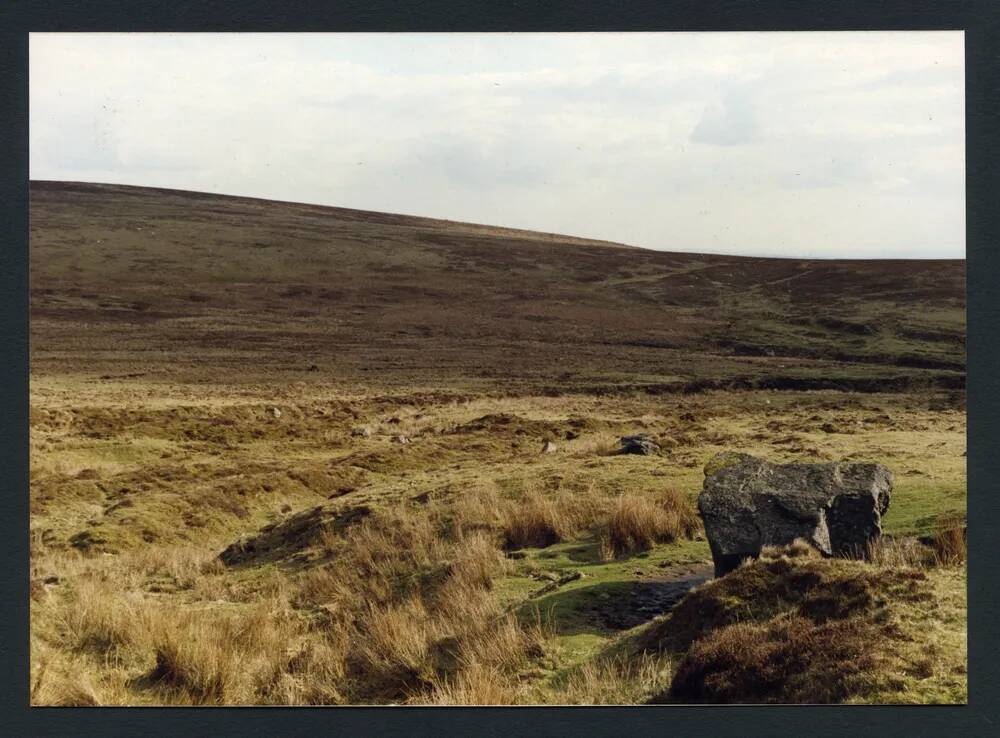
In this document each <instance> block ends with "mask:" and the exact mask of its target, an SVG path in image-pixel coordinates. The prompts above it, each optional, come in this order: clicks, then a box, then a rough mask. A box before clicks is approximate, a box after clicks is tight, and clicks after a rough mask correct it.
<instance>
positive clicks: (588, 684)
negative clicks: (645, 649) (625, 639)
mask: <svg viewBox="0 0 1000 738" xmlns="http://www.w3.org/2000/svg"><path fill="white" fill-rule="evenodd" d="M671 665H672V662H671V658H670V657H669V656H668V655H664V654H652V653H639V654H629V655H622V654H618V655H615V656H611V657H608V658H598V659H595V660H593V661H588V662H586V663H585V664H583V665H582V666H580V667H579V668H577V669H574V670H573V671H571V672H570V673H569V675H568V676H567V677H565V679H564V680H563V681H562V682H561V683H560V684H559V685H558V686H557V688H556V689H554V690H553V691H552V692H551V693H550V694H549V695H548V701H549V702H552V703H555V704H564V705H632V704H637V703H643V702H646V701H647V700H648V699H649V698H650V697H652V696H654V695H655V694H657V693H658V692H660V691H662V690H663V689H664V688H665V687H666V686H667V685H669V683H670V674H671Z"/></svg>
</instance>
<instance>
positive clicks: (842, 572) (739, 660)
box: [640, 543, 964, 703]
mask: <svg viewBox="0 0 1000 738" xmlns="http://www.w3.org/2000/svg"><path fill="white" fill-rule="evenodd" d="M886 545H889V546H893V545H896V544H893V543H888V544H886ZM917 545H918V546H919V544H917ZM911 563H915V564H916V566H914V565H909V566H906V565H903V566H900V565H899V560H898V559H896V560H895V561H894V562H893V566H880V565H878V564H872V563H865V562H861V561H849V560H844V559H822V558H820V556H819V555H818V554H817V553H816V552H815V551H814V550H813V549H811V548H810V547H809V546H808V545H807V544H804V543H797V544H795V545H793V546H790V547H788V548H785V549H771V550H768V551H766V552H765V553H764V555H762V557H761V559H760V560H758V561H756V562H753V563H750V564H746V565H744V566H742V567H741V568H739V569H737V570H736V571H734V572H732V573H731V574H729V575H727V576H725V577H723V578H721V579H719V580H717V581H715V582H712V583H711V584H708V585H706V586H704V587H702V588H700V589H698V590H696V591H695V592H693V593H692V594H691V595H689V596H688V597H687V598H686V599H685V600H684V601H683V602H681V604H680V605H678V606H677V607H676V608H675V609H674V610H673V612H671V614H670V615H669V616H668V617H667V618H666V619H664V620H663V621H661V622H659V623H657V624H656V625H654V626H653V627H651V628H650V629H649V630H647V631H646V633H644V634H643V637H642V639H641V641H640V643H641V646H642V647H644V648H647V649H656V650H663V649H666V650H672V651H675V652H679V653H683V657H682V659H681V661H680V664H679V666H678V668H677V671H676V672H675V674H674V677H673V681H672V684H671V687H670V690H669V693H665V694H664V695H662V696H661V697H660V698H659V699H660V700H661V701H663V700H666V701H672V700H679V701H698V702H814V703H830V702H843V701H845V700H850V699H853V700H865V699H866V698H867V699H870V698H872V697H873V696H875V695H877V694H879V693H880V692H882V693H885V692H894V691H897V692H898V691H901V690H902V689H904V688H905V678H906V676H907V675H908V676H911V677H913V676H915V677H917V678H925V679H926V678H928V677H930V676H932V675H934V673H935V671H936V670H937V671H941V670H944V671H949V672H950V673H948V674H946V675H945V676H947V677H949V678H950V680H951V681H952V683H953V684H959V683H960V682H961V678H962V677H963V676H964V664H962V663H960V662H958V661H956V660H955V659H954V657H953V655H952V654H950V653H948V652H947V648H948V646H949V645H953V644H942V643H932V642H929V640H928V637H927V633H925V632H921V630H920V628H921V627H923V625H922V624H921V622H922V621H924V620H926V619H928V616H929V615H930V613H931V612H932V611H933V609H934V608H936V607H937V605H936V604H935V601H936V599H937V596H938V595H937V592H936V586H939V584H940V582H941V576H940V574H938V576H937V578H936V579H935V578H934V577H933V575H932V574H931V572H930V571H929V570H928V568H927V567H928V566H935V565H937V562H936V561H935V560H934V559H933V553H932V554H931V557H930V558H927V557H921V558H920V560H919V561H916V562H912V559H911ZM918 644H919V645H918ZM953 688H954V687H953Z"/></svg>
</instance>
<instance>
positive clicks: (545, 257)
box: [31, 182, 965, 392]
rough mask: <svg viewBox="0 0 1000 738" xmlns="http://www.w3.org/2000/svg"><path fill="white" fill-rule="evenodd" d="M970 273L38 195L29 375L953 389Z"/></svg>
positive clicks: (430, 224)
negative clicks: (223, 374) (236, 372)
mask: <svg viewBox="0 0 1000 738" xmlns="http://www.w3.org/2000/svg"><path fill="white" fill-rule="evenodd" d="M964 270H965V264H964V262H963V261H818V260H812V261H810V260H793V259H762V258H741V257H730V256H714V255H701V254H686V253H667V252H658V251H651V250H645V249H639V248H633V247H627V246H622V245H619V244H611V243H607V242H602V241H588V240H586V239H580V238H573V237H568V236H557V235H553V234H542V233H534V232H530V231H518V230H512V229H503V228H495V227H490V226H479V225H471V224H466V223H455V222H449V221H441V220H431V219H423V218H416V217H410V216H400V215H390V214H385V213H373V212H365V211H357V210H346V209H342V208H329V207H319V206H314V205H300V204H292V203H282V202H271V201H266V200H255V199H250V198H237V197H225V196H219V195H209V194H200V193H192V192H182V191H172V190H162V189H152V188H139V187H126V186H115V185H97V184H80V183H63V182H33V183H32V185H31V271H32V274H31V310H32V339H33V340H32V363H33V371H35V372H39V371H41V372H46V371H57V372H62V371H69V372H82V373H97V374H110V375H121V374H127V373H130V372H142V373H145V374H148V375H149V376H150V377H151V378H156V377H161V378H164V379H166V378H170V379H172V380H185V379H198V378H203V377H205V376H207V375H212V374H214V373H216V372H218V371H220V370H223V371H225V370H227V369H232V368H235V367H238V368H239V369H240V377H241V378H242V379H243V380H245V381H258V380H260V379H262V378H263V377H265V376H267V377H272V378H273V377H274V376H276V374H275V372H279V373H287V374H288V375H289V376H290V377H295V378H297V379H301V380H309V379H311V378H314V377H320V376H322V378H323V379H324V380H325V381H335V382H344V383H356V382H362V383H365V384H375V385H380V386H393V385H399V384H407V385H409V386H420V385H428V386H429V385H431V384H433V385H437V386H440V385H441V383H442V382H447V383H451V384H454V385H455V386H462V387H469V388H487V387H492V388H496V389H501V390H505V391H517V390H520V389H532V390H536V391H537V390H542V391H549V392H562V391H575V390H586V391H605V390H614V389H629V388H644V389H647V390H651V391H664V390H668V391H669V390H675V389H687V390H692V389H699V388H701V387H705V386H727V385H734V386H736V387H739V386H742V385H746V384H748V383H756V384H757V385H763V386H774V387H786V388H793V389H794V388H800V387H815V386H832V387H838V386H842V387H844V388H851V389H860V390H872V389H883V390H884V389H889V390H892V389H905V388H907V387H910V386H923V385H925V384H932V385H935V386H943V387H953V388H958V387H961V386H963V384H964V349H965V346H964V335H965V299H964V281H965V271H964ZM312 366H315V367H316V368H317V369H319V370H320V373H319V374H317V373H316V371H315V370H314V371H313V372H309V369H310V367H312ZM299 375H301V376H299ZM234 381H237V380H234Z"/></svg>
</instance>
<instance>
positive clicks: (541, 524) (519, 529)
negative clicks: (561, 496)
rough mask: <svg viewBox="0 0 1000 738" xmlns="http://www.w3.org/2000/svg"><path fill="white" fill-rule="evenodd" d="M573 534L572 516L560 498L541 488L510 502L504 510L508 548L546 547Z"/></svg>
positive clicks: (505, 535)
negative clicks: (545, 494)
mask: <svg viewBox="0 0 1000 738" xmlns="http://www.w3.org/2000/svg"><path fill="white" fill-rule="evenodd" d="M572 534H573V527H572V523H571V520H570V519H569V518H568V517H567V516H566V515H565V514H564V513H563V510H561V509H560V505H559V504H558V502H557V501H556V500H554V499H552V498H551V497H546V496H544V495H542V494H541V493H539V492H537V491H531V492H528V493H527V494H526V495H525V496H524V498H522V499H519V500H512V501H509V502H508V503H507V505H506V506H505V508H504V513H503V537H504V545H505V547H506V548H509V549H515V548H527V547H531V548H544V547H545V546H551V545H552V544H554V543H558V542H559V541H563V540H566V539H567V538H569V537H570V536H571V535H572Z"/></svg>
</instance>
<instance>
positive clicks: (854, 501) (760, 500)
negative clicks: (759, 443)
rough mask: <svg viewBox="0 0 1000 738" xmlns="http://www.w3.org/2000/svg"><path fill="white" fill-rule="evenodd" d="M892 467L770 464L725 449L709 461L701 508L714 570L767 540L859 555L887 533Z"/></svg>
mask: <svg viewBox="0 0 1000 738" xmlns="http://www.w3.org/2000/svg"><path fill="white" fill-rule="evenodd" d="M891 493H892V472H890V471H889V469H888V468H887V467H885V466H883V465H882V464H855V463H843V462H835V463H827V464H771V463H769V462H767V461H764V460H762V459H758V458H755V457H753V456H748V455H746V454H734V453H726V454H720V455H718V456H716V457H715V458H713V459H712V460H711V461H710V462H709V463H708V464H707V465H706V466H705V483H704V488H703V489H702V492H701V494H700V495H699V496H698V511H699V512H700V513H701V517H702V520H703V521H704V523H705V533H706V535H707V537H708V542H709V545H710V546H711V549H712V558H713V559H714V561H715V575H716V576H722V575H723V574H725V573H727V572H729V571H731V570H733V569H735V568H736V567H737V566H738V565H739V563H740V562H741V561H742V560H743V559H745V558H748V557H751V558H756V557H757V556H758V555H759V554H760V550H761V547H763V546H782V545H787V544H789V543H792V542H793V541H795V540H796V539H799V538H801V539H803V540H805V541H807V542H808V543H810V544H811V545H812V546H814V547H815V548H816V549H817V550H819V551H820V552H822V553H823V554H826V555H827V556H833V555H838V556H859V555H863V554H864V553H865V551H866V550H867V546H868V544H869V542H870V541H872V540H873V539H875V538H877V537H879V536H880V535H881V534H882V516H883V515H884V514H885V512H886V510H887V509H888V507H889V498H890V495H891Z"/></svg>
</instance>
